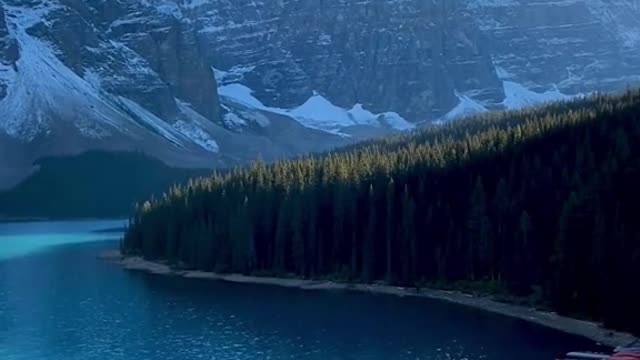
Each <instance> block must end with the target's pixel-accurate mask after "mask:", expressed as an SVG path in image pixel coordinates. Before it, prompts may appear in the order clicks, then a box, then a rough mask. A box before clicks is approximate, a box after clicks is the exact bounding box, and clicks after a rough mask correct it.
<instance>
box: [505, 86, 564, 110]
mask: <svg viewBox="0 0 640 360" xmlns="http://www.w3.org/2000/svg"><path fill="white" fill-rule="evenodd" d="M504 94H505V99H504V101H503V102H502V105H504V107H505V108H506V109H507V110H514V109H522V108H525V107H528V106H534V105H539V104H545V103H550V102H555V101H566V100H570V99H572V98H573V97H574V96H570V95H566V94H563V93H562V92H560V90H558V89H557V88H554V89H553V90H548V91H545V92H543V93H537V92H535V91H532V90H529V89H528V88H526V87H525V86H524V85H522V84H519V83H517V82H514V81H504Z"/></svg>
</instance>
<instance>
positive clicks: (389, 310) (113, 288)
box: [0, 222, 595, 360]
mask: <svg viewBox="0 0 640 360" xmlns="http://www.w3.org/2000/svg"><path fill="white" fill-rule="evenodd" d="M120 224H121V223H120V222H66V223H32V224H27V223H22V224H0V259H1V260H0V359H2V360H18V359H20V360H40V359H42V360H76V359H77V360H91V359H96V360H98V359H109V360H147V359H148V360H191V359H194V360H195V359H211V360H214V359H215V360H218V359H220V360H226V359H229V360H231V359H234V360H246V359H318V360H320V359H322V360H325V359H329V360H331V359H348V360H349V359H352V360H360V359H363V360H364V359H370V360H382V359H433V360H440V359H442V360H445V359H449V360H463V359H464V360H480V359H505V360H506V359H519V360H534V359H536V360H545V359H555V357H556V356H558V355H559V354H562V353H564V352H567V351H570V350H576V349H583V350H589V349H594V348H595V345H594V344H593V343H591V342H589V341H587V340H584V339H581V338H577V337H574V336H570V335H566V334H562V333H558V332H555V331H551V330H548V329H545V328H541V327H538V326H534V325H531V324H528V323H525V322H523V321H519V320H513V319H510V318H506V317H502V316H496V315H492V314H487V313H484V312H480V311H476V310H473V309H469V308H465V307H460V306H455V305H451V304H447V303H444V302H439V301H429V300H424V299H405V298H398V297H392V296H383V295H367V294H358V293H349V292H343V291H333V292H306V291H300V290H293V289H284V288H277V287H269V286H257V285H256V286H253V285H239V284H227V283H219V282H211V281H204V280H195V279H191V280H190V279H181V278H173V277H163V276H154V275H148V274H142V273H133V272H127V271H124V270H122V269H120V268H119V267H118V266H116V265H114V264H110V263H106V262H103V261H100V260H97V259H96V254H98V253H100V252H101V251H104V250H107V249H113V248H114V247H116V246H117V241H116V238H117V237H118V236H117V234H108V233H95V232H93V231H94V230H98V229H104V228H113V227H118V226H119V225H120Z"/></svg>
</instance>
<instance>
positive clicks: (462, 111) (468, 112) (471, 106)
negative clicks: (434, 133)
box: [436, 92, 488, 123]
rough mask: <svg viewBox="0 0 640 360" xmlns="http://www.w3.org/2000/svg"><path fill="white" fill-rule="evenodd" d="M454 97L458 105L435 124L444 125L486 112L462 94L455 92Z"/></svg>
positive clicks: (477, 103)
mask: <svg viewBox="0 0 640 360" xmlns="http://www.w3.org/2000/svg"><path fill="white" fill-rule="evenodd" d="M456 96H457V97H458V105H456V107H454V108H453V109H451V110H450V111H449V112H448V113H446V114H445V115H444V116H442V117H441V118H440V119H438V120H437V121H436V123H445V122H449V121H453V120H458V119H462V118H465V117H468V116H472V115H476V114H479V113H483V112H486V111H488V110H487V108H486V107H484V106H482V104H480V103H479V102H477V101H475V100H473V99H471V98H470V97H468V96H466V95H464V94H460V93H458V92H456Z"/></svg>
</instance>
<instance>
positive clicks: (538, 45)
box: [0, 0, 640, 186]
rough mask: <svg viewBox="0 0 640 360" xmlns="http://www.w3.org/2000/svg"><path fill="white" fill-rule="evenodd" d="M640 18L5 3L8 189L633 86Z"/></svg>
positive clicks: (73, 0) (600, 7)
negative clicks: (70, 171) (73, 161)
mask: <svg viewBox="0 0 640 360" xmlns="http://www.w3.org/2000/svg"><path fill="white" fill-rule="evenodd" d="M639 19H640V3H639V2H637V1H636V0H608V1H607V0H563V1H558V0H429V1H425V0H379V1H355V0H354V1H347V0H341V1H337V0H336V1H318V0H271V1H267V0H2V1H0V113H1V114H2V118H0V167H1V168H2V169H3V170H5V169H6V171H3V175H0V185H2V184H3V183H4V185H5V186H6V185H7V184H9V182H15V181H17V180H19V179H20V178H21V177H23V176H24V175H25V174H26V173H28V171H30V169H31V165H30V164H31V163H32V161H34V160H35V159H38V158H40V157H43V156H49V155H59V154H72V153H78V152H82V151H85V150H87V149H96V148H97V149H113V150H127V149H128V150H131V149H139V150H142V151H145V152H147V153H150V154H153V155H155V156H157V157H159V158H161V159H163V160H164V161H166V162H168V163H170V164H172V165H181V166H227V165H232V164H238V163H245V162H247V161H250V160H251V159H253V158H255V157H256V156H257V155H258V154H261V155H262V157H263V158H266V159H275V158H281V157H283V156H290V155H293V154H298V153H301V152H309V151H318V150H323V149H328V148H332V147H335V146H338V145H341V144H344V143H346V142H349V141H354V140H357V139H360V138H362V137H368V136H374V135H380V134H385V133H389V132H392V131H400V130H406V129H411V128H413V127H414V126H415V124H418V123H429V122H433V121H446V120H450V119H454V118H457V117H460V116H463V115H465V114H469V113H474V112H479V111H486V110H491V109H500V108H516V107H521V106H526V105H529V104H535V103H539V102H544V101H550V100H557V99H565V98H569V97H571V96H574V95H577V94H586V93H590V92H593V91H615V90H620V89H623V88H625V87H627V86H633V85H636V84H638V83H640V75H639V74H640V65H639V64H640V20H639ZM7 154H11V155H7Z"/></svg>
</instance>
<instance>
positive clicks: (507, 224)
mask: <svg viewBox="0 0 640 360" xmlns="http://www.w3.org/2000/svg"><path fill="white" fill-rule="evenodd" d="M639 114H640V91H630V92H627V93H625V94H624V95H619V96H611V95H598V96H593V97H589V98H587V99H581V100H576V101H573V102H569V103H558V104H553V105H550V106H547V107H540V108H536V109H531V110H526V111H511V112H504V113H502V112H500V113H494V114H490V115H480V116H477V117H474V118H471V119H467V120H465V121H461V122H455V123H453V124H447V125H445V126H441V127H432V128H429V129H425V130H422V131H416V132H413V133H410V134H404V135H399V136H395V137H391V138H387V139H383V140H375V141H370V142H368V143H365V144H361V145H358V146H353V147H351V149H350V150H348V151H344V152H338V153H333V154H331V155H326V156H315V157H308V158H305V159H303V160H298V159H296V160H285V161H281V162H277V163H275V164H272V165H265V164H264V163H256V164H254V165H253V166H251V167H250V168H245V169H243V170H240V171H237V172H234V173H233V174H230V175H228V176H211V177H209V178H203V179H198V180H195V181H193V182H191V183H190V184H189V185H188V186H184V187H178V188H173V189H171V190H170V191H168V192H167V194H166V195H165V196H163V197H162V198H156V199H150V200H149V201H147V202H145V203H144V204H143V205H142V206H140V207H139V208H137V210H136V212H135V213H134V215H133V216H132V217H131V223H130V226H129V228H128V229H127V231H126V234H125V236H124V239H123V242H122V243H121V249H122V251H123V252H124V253H125V254H126V255H130V256H143V257H144V258H145V259H147V260H151V261H162V262H163V263H165V262H166V263H168V264H169V265H175V266H176V267H178V268H180V269H194V270H201V271H214V272H218V273H232V274H233V273H236V274H237V273H241V274H258V275H260V274H261V275H268V276H286V277H291V276H292V275H293V276H298V277H300V278H310V279H324V278H331V279H338V280H344V281H355V282H362V283H377V282H379V281H383V282H385V283H387V284H389V285H401V286H410V287H415V289H416V291H420V287H421V286H422V285H427V286H444V287H446V288H454V289H455V288H457V287H462V288H466V289H467V290H469V289H475V291H477V290H480V289H486V291H488V292H490V293H491V294H497V295H499V296H500V298H501V299H503V300H505V299H512V300H513V299H514V296H515V297H516V299H517V301H526V302H527V303H529V304H535V305H536V306H545V307H548V308H550V309H551V310H554V311H557V312H559V313H561V314H564V315H569V316H577V317H580V318H589V319H592V320H595V321H598V322H604V324H605V325H606V326H611V327H613V328H616V329H620V330H627V331H631V332H633V333H634V334H637V335H640V323H639V320H640V312H639V311H637V307H638V304H639V303H640V288H639V287H637V286H629V284H634V283H637V281H636V280H637V276H638V274H639V273H640V223H639V222H638V221H637V205H638V202H640V188H639V187H638V182H639V181H640V121H638V120H639V119H638V118H639ZM472 291H474V290H472ZM481 291H482V290H481ZM612 294H616V296H612ZM505 295H506V296H505Z"/></svg>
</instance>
